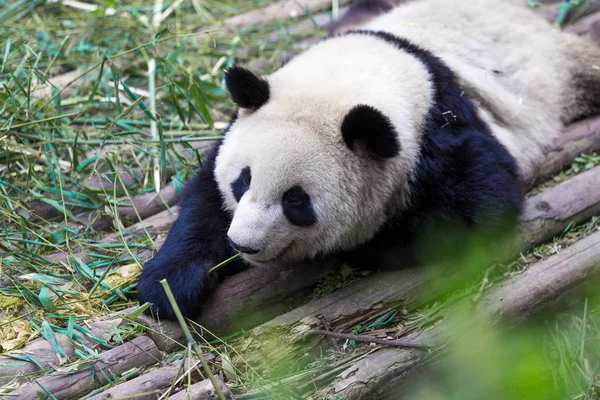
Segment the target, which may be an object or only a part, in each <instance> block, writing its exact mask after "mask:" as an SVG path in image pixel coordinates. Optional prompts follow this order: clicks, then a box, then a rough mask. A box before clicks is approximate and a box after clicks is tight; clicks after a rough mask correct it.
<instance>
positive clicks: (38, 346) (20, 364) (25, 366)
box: [0, 333, 75, 386]
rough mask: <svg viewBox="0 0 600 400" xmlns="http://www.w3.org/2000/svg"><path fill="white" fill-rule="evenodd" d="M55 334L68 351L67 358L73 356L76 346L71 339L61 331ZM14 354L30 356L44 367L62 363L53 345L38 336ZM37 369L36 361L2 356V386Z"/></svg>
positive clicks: (0, 364)
mask: <svg viewBox="0 0 600 400" xmlns="http://www.w3.org/2000/svg"><path fill="white" fill-rule="evenodd" d="M55 336H56V340H57V342H58V344H59V345H60V347H61V348H62V349H63V350H64V352H65V353H66V355H67V358H70V357H73V355H74V354H75V347H74V346H73V344H72V343H71V340H70V339H69V338H68V337H67V336H64V335H61V334H59V333H57V334H56V335H55ZM14 354H15V355H18V356H29V357H31V358H33V359H34V360H35V361H37V362H38V364H40V365H41V366H42V367H43V368H51V367H54V366H58V365H59V364H60V359H59V357H58V355H57V354H56V352H55V351H54V349H53V348H52V345H51V344H50V343H49V342H48V341H47V340H46V339H44V338H38V339H35V340H33V341H31V342H29V343H27V344H26V345H25V346H24V347H23V348H22V349H20V350H19V351H18V352H14ZM36 371H39V367H38V366H37V365H36V364H34V363H31V362H27V361H22V360H17V359H14V358H10V357H7V356H0V386H1V385H5V384H7V383H8V382H10V381H12V380H13V379H15V378H17V379H19V378H23V377H24V376H25V375H27V374H30V373H32V372H36Z"/></svg>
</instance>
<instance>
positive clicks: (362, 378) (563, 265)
mask: <svg viewBox="0 0 600 400" xmlns="http://www.w3.org/2000/svg"><path fill="white" fill-rule="evenodd" d="M599 277H600V232H597V233H594V234H592V235H590V236H588V237H586V238H583V239H581V240H579V241H578V242H576V243H574V244H573V245H572V246H570V247H568V248H566V249H564V250H563V251H561V253H560V254H557V255H555V256H552V257H550V258H548V259H547V260H545V261H541V262H539V263H537V264H534V265H532V266H530V267H529V268H528V269H527V270H526V271H525V272H523V273H522V274H520V275H517V276H514V277H512V278H510V279H508V280H507V281H505V282H504V283H502V284H500V285H498V286H497V287H495V288H493V289H492V290H490V291H489V292H488V293H485V294H484V296H483V299H482V300H481V301H480V302H479V303H478V306H477V308H476V309H475V310H474V311H473V312H474V313H476V314H474V320H479V321H482V320H483V321H486V320H490V321H498V320H499V319H503V320H505V319H506V317H507V316H511V317H513V318H512V321H511V322H518V321H519V320H523V319H525V318H527V317H528V316H531V315H532V314H534V313H536V312H538V311H540V310H541V309H543V308H545V307H547V306H549V305H552V303H553V302H555V301H556V299H559V298H560V297H561V296H562V295H563V294H565V293H567V292H569V291H570V290H572V289H574V288H580V287H581V286H582V285H587V284H590V286H591V287H597V283H598V278H599ZM594 283H595V284H596V286H594ZM580 295H581V293H580ZM467 303H469V301H468V300H464V301H462V302H460V303H458V304H456V305H454V306H452V307H450V308H449V309H448V310H446V311H445V312H443V313H441V315H440V318H442V321H441V322H439V323H438V324H437V325H436V326H435V327H434V328H433V329H430V330H429V331H425V332H421V333H419V334H416V335H411V337H410V339H411V340H413V341H414V340H421V341H426V342H427V343H431V344H437V345H440V344H443V343H445V342H446V340H447V339H448V336H447V335H448V330H447V324H448V321H449V320H450V318H452V316H453V315H456V313H457V311H459V310H460V311H461V312H464V310H465V309H466V308H467V307H468V304H467ZM462 315H463V316H464V314H462ZM483 318H485V319H483ZM440 351H441V349H440V348H439V347H438V349H437V350H435V352H440ZM426 356H427V354H426V353H424V352H419V351H417V350H406V349H398V348H389V347H388V348H385V347H384V348H381V349H379V350H377V351H376V352H373V353H371V354H369V355H368V356H367V357H365V358H363V359H361V360H360V361H358V362H357V363H353V364H350V365H348V368H347V369H345V370H344V371H342V372H341V373H340V374H339V375H338V376H337V377H336V378H335V379H334V380H333V382H332V383H330V384H329V385H328V386H327V387H325V388H323V389H322V390H320V391H319V393H318V395H317V397H318V398H328V399H334V398H343V399H345V400H352V399H364V398H388V397H387V396H390V395H393V396H394V397H399V396H401V395H402V392H400V390H401V389H399V388H401V387H403V386H404V385H405V383H406V381H407V380H408V379H410V378H409V377H408V375H409V374H410V373H412V372H413V371H415V369H416V368H417V367H418V366H419V365H420V364H422V363H423V361H424V360H425V357H426Z"/></svg>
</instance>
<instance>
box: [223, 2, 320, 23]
mask: <svg viewBox="0 0 600 400" xmlns="http://www.w3.org/2000/svg"><path fill="white" fill-rule="evenodd" d="M328 7H331V0H301V1H295V0H285V1H278V2H276V3H273V4H271V5H269V6H267V7H264V8H261V9H258V10H252V11H249V12H247V13H244V14H240V15H236V16H235V17H231V18H228V19H226V20H225V26H226V27H239V26H242V25H266V24H269V23H271V22H273V21H275V20H277V19H282V18H294V17H302V16H304V15H307V13H306V10H308V11H310V12H311V13H313V12H316V11H321V10H325V9H326V8H328Z"/></svg>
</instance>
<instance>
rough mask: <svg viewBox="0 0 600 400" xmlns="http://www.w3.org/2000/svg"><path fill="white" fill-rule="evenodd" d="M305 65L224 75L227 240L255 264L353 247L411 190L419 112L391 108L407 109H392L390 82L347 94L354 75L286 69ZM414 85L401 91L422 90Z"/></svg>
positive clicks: (222, 166) (222, 183) (222, 179)
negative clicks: (232, 112)
mask: <svg viewBox="0 0 600 400" xmlns="http://www.w3.org/2000/svg"><path fill="white" fill-rule="evenodd" d="M301 61H302V55H301V56H298V57H297V58H296V59H294V60H292V61H291V63H289V64H287V65H286V66H285V67H283V68H282V69H280V70H278V71H277V72H275V73H274V74H272V75H270V76H268V77H266V78H261V77H257V76H255V75H254V74H253V73H251V72H250V71H248V70H245V69H243V68H238V67H235V68H233V69H230V70H229V71H227V73H226V78H225V79H226V86H227V89H228V91H229V93H230V95H231V98H232V100H233V101H234V102H235V103H236V104H237V105H238V107H239V111H238V117H237V119H236V120H235V121H234V122H233V124H232V125H231V127H230V129H229V131H228V132H227V134H226V136H225V138H224V141H223V143H222V145H221V147H220V149H219V154H218V157H217V160H216V167H215V177H216V180H217V183H218V185H219V189H220V191H221V193H222V195H223V198H224V205H225V208H226V209H227V210H228V211H229V212H230V213H231V214H232V216H233V218H232V222H231V225H230V227H229V230H228V232H227V235H228V237H229V240H230V241H231V244H232V246H233V247H235V248H237V249H238V250H240V252H241V253H242V254H243V257H244V259H245V260H246V261H248V262H249V263H251V264H254V265H268V264H281V263H289V262H295V261H301V260H303V259H310V258H312V257H315V256H317V255H327V254H331V253H335V252H338V251H343V250H349V249H352V248H354V247H356V246H357V245H359V244H361V243H364V242H366V241H367V240H369V239H370V238H372V237H373V236H374V235H375V234H376V233H377V231H378V230H380V229H381V227H382V225H383V224H384V223H385V221H386V220H387V219H388V218H389V217H390V216H391V215H394V214H395V213H397V212H399V211H400V210H401V209H402V207H403V206H404V205H405V204H406V201H407V199H408V197H409V194H410V193H409V192H410V188H409V185H408V181H409V179H410V175H411V171H413V169H414V166H415V162H416V158H417V155H418V144H417V142H418V131H419V125H420V123H422V118H423V116H421V115H419V113H417V114H414V113H413V115H411V114H410V113H411V112H412V111H414V110H413V108H412V104H411V103H410V101H408V100H401V99H400V100H397V101H395V104H396V106H398V105H400V108H399V109H400V110H403V111H402V112H400V113H396V114H391V113H390V112H389V110H390V104H389V103H388V102H389V101H390V99H389V96H390V95H386V94H385V90H387V89H389V88H390V85H389V82H379V83H378V84H377V80H375V81H374V82H372V86H371V87H367V88H365V89H367V90H362V89H361V90H360V91H361V92H362V93H361V94H360V95H355V96H348V95H344V93H351V92H352V90H355V91H356V89H357V86H356V84H357V83H358V82H356V79H350V77H351V76H352V74H351V72H350V73H349V72H346V73H341V74H338V77H337V78H336V79H335V80H331V81H329V82H327V81H323V79H322V78H320V79H319V78H318V76H317V75H311V74H310V73H309V74H306V73H305V74H303V77H298V76H295V71H294V70H296V68H291V69H290V67H293V66H294V65H293V64H294V63H295V62H301ZM300 66H301V65H300ZM296 72H297V70H296ZM305 72H306V70H305ZM320 72H321V73H323V72H325V73H327V71H320ZM344 75H348V76H344ZM426 82H428V81H425V83H426ZM367 85H368V82H367ZM394 86H395V84H392V85H391V89H392V90H393V89H394ZM404 86H406V85H404ZM412 86H414V84H408V86H407V87H405V88H403V89H407V90H409V89H410V90H415V91H416V90H417V88H416V87H415V88H413V89H411V87H412ZM425 86H426V88H428V87H429V86H427V85H425ZM420 89H423V87H421V88H420ZM403 102H404V103H406V107H404V108H403V107H402V105H403ZM392 106H393V105H392ZM423 108H425V106H423ZM386 111H387V112H386ZM405 113H408V114H406V115H405ZM423 114H424V112H423Z"/></svg>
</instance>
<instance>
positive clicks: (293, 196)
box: [283, 186, 309, 207]
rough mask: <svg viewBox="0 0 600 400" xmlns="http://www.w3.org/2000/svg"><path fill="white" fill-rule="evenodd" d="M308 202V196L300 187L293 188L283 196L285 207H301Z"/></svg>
mask: <svg viewBox="0 0 600 400" xmlns="http://www.w3.org/2000/svg"><path fill="white" fill-rule="evenodd" d="M308 201H309V198H308V194H306V192H305V191H304V190H303V189H302V188H301V187H300V186H294V187H293V188H291V189H290V190H288V191H287V192H285V193H284V195H283V203H284V204H285V205H286V206H291V207H301V206H303V205H305V204H307V203H308Z"/></svg>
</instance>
